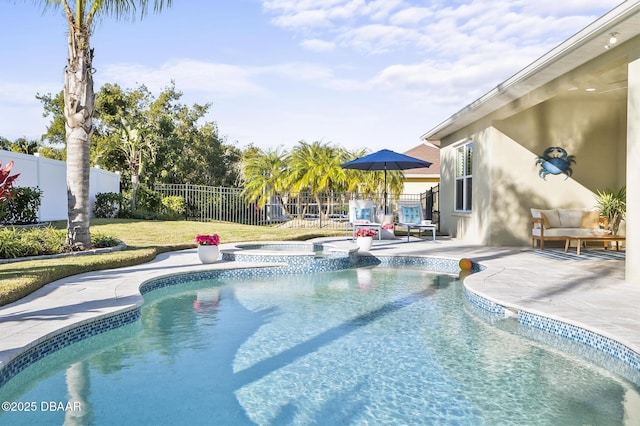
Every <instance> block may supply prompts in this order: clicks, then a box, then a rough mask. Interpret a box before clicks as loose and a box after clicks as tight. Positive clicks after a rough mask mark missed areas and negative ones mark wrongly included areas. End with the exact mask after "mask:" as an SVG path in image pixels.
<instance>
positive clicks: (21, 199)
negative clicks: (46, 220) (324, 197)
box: [0, 187, 42, 225]
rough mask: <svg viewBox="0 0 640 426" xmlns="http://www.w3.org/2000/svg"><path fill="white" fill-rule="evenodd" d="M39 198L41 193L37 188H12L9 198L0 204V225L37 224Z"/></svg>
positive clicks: (40, 201)
mask: <svg viewBox="0 0 640 426" xmlns="http://www.w3.org/2000/svg"><path fill="white" fill-rule="evenodd" d="M41 198H42V191H41V190H40V189H39V188H37V187H36V188H31V187H23V188H21V187H16V188H12V189H11V196H10V197H8V198H5V199H4V201H2V202H0V223H2V224H4V225H27V224H32V223H37V222H38V210H40V205H41V203H42V200H41Z"/></svg>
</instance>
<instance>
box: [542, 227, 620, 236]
mask: <svg viewBox="0 0 640 426" xmlns="http://www.w3.org/2000/svg"><path fill="white" fill-rule="evenodd" d="M607 234H609V231H607V230H605V229H583V228H551V229H545V230H544V236H545V238H546V237H573V238H579V237H593V236H598V235H607ZM531 235H533V236H534V237H539V236H540V229H532V230H531Z"/></svg>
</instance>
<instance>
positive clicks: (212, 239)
mask: <svg viewBox="0 0 640 426" xmlns="http://www.w3.org/2000/svg"><path fill="white" fill-rule="evenodd" d="M195 242H196V244H198V258H199V259H200V262H202V263H213V262H215V261H216V260H218V255H219V254H220V251H219V249H218V244H220V236H219V235H218V234H213V235H205V234H198V235H196V238H195Z"/></svg>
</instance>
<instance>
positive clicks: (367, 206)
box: [346, 200, 382, 240]
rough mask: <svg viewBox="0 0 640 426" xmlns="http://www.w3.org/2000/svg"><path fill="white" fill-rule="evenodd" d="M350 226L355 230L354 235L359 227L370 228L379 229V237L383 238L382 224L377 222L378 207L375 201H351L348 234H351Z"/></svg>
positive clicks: (347, 226)
mask: <svg viewBox="0 0 640 426" xmlns="http://www.w3.org/2000/svg"><path fill="white" fill-rule="evenodd" d="M349 227H351V228H352V230H353V233H352V234H351V236H352V237H353V234H354V233H355V232H356V231H357V230H358V229H359V228H370V229H375V230H376V231H378V239H379V240H381V239H382V232H381V231H382V224H381V223H378V222H376V208H375V205H374V204H373V201H371V200H350V201H349V222H347V225H346V233H347V236H349Z"/></svg>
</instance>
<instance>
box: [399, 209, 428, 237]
mask: <svg viewBox="0 0 640 426" xmlns="http://www.w3.org/2000/svg"><path fill="white" fill-rule="evenodd" d="M397 226H398V227H401V228H407V242H409V238H410V237H411V229H417V230H418V237H420V234H421V232H422V231H431V236H432V239H433V240H434V241H435V239H436V226H435V225H434V224H432V223H431V221H426V220H424V212H423V209H422V206H421V205H420V204H417V203H406V204H405V203H399V204H398V225H397Z"/></svg>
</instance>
